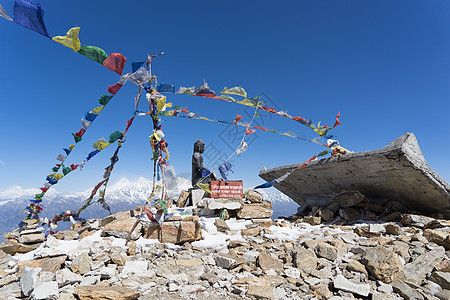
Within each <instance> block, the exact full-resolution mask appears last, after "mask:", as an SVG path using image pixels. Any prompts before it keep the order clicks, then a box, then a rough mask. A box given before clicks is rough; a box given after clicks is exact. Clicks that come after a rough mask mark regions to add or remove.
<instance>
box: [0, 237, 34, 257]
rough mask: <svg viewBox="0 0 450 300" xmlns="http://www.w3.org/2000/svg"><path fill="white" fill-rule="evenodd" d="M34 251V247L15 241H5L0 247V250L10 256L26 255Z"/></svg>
mask: <svg viewBox="0 0 450 300" xmlns="http://www.w3.org/2000/svg"><path fill="white" fill-rule="evenodd" d="M35 249H36V247H35V246H29V245H24V244H21V243H19V242H18V241H16V240H7V241H6V242H3V243H2V244H1V245H0V250H2V251H3V252H5V253H7V254H10V255H14V254H16V253H27V252H30V251H33V250H35Z"/></svg>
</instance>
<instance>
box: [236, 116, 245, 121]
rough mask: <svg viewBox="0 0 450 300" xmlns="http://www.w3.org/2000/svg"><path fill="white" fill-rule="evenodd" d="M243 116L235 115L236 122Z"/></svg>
mask: <svg viewBox="0 0 450 300" xmlns="http://www.w3.org/2000/svg"><path fill="white" fill-rule="evenodd" d="M243 117H244V116H241V115H236V123H237V122H239V120H240V119H242V118H243Z"/></svg>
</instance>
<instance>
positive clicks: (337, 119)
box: [333, 111, 342, 128]
mask: <svg viewBox="0 0 450 300" xmlns="http://www.w3.org/2000/svg"><path fill="white" fill-rule="evenodd" d="M340 116H341V112H340V111H338V114H337V116H336V123H334V126H333V128H334V127H336V126H338V125H339V124H342V123H341V122H340V121H339V117H340Z"/></svg>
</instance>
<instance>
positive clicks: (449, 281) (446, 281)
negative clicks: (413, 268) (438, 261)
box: [431, 272, 450, 290]
mask: <svg viewBox="0 0 450 300" xmlns="http://www.w3.org/2000/svg"><path fill="white" fill-rule="evenodd" d="M431 280H432V281H433V282H436V283H437V284H439V286H440V287H441V288H443V289H445V290H450V273H448V272H433V274H431Z"/></svg>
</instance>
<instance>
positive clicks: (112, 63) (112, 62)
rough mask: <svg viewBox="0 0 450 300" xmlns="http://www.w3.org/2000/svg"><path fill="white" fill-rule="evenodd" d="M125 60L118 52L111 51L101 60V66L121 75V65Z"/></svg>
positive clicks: (122, 65)
mask: <svg viewBox="0 0 450 300" xmlns="http://www.w3.org/2000/svg"><path fill="white" fill-rule="evenodd" d="M126 61H127V59H126V57H125V56H123V55H122V54H120V53H111V54H110V55H109V56H108V57H107V58H106V59H105V61H104V62H103V66H105V67H107V68H108V69H110V70H112V71H114V72H116V73H117V74H119V75H122V72H123V67H124V66H125V62H126Z"/></svg>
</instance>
